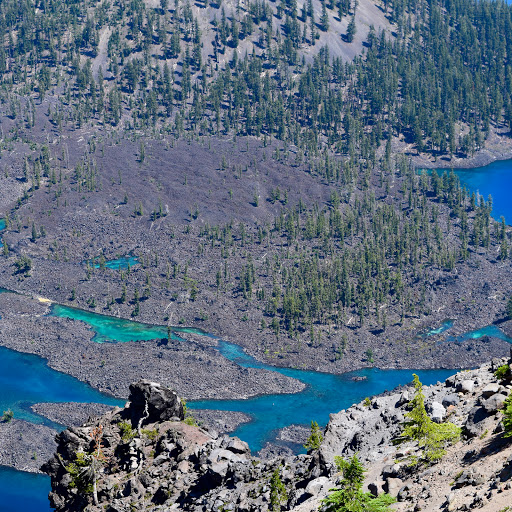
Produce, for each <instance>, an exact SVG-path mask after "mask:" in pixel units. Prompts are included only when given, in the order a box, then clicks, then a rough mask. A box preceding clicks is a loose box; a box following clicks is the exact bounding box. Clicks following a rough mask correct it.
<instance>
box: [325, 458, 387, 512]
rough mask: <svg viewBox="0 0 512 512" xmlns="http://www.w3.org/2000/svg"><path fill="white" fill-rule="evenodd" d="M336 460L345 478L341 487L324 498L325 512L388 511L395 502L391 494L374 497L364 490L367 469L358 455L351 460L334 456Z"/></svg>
mask: <svg viewBox="0 0 512 512" xmlns="http://www.w3.org/2000/svg"><path fill="white" fill-rule="evenodd" d="M334 462H335V464H336V466H337V468H338V471H339V472H340V473H342V475H343V478H342V480H341V482H340V485H339V487H338V488H337V489H336V490H335V491H334V492H333V493H332V494H330V495H329V496H327V498H325V499H324V500H322V510H323V511H324V512H363V511H364V512H386V511H387V510H389V506H390V505H391V504H392V503H395V501H396V500H395V498H393V497H392V496H390V495H389V494H381V495H380V496H378V497H376V498H375V497H374V496H373V495H372V494H371V493H369V492H366V493H365V492H363V482H364V473H365V469H364V467H363V465H362V464H361V462H360V461H359V459H358V458H357V455H354V456H353V457H352V458H351V459H350V460H348V461H347V460H344V459H342V458H341V457H334Z"/></svg>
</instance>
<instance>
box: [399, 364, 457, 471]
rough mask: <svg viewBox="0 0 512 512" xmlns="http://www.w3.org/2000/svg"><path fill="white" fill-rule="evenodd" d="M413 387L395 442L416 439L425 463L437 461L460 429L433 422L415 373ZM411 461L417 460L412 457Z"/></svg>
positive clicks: (455, 439) (455, 440)
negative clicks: (402, 424)
mask: <svg viewBox="0 0 512 512" xmlns="http://www.w3.org/2000/svg"><path fill="white" fill-rule="evenodd" d="M413 376H414V387H415V388H416V394H415V395H414V398H413V399H412V400H411V401H410V402H409V405H410V406H411V407H412V409H411V410H410V411H409V412H408V413H406V414H405V417H406V418H407V419H408V421H406V422H405V424H404V428H403V430H402V433H401V434H400V436H399V438H398V439H397V442H398V443H400V442H404V441H417V442H418V446H419V447H420V448H421V449H423V453H422V457H421V458H422V459H423V460H424V461H425V462H427V463H432V462H436V461H438V460H439V459H440V458H441V457H442V456H443V455H444V454H445V451H446V450H445V448H446V447H447V446H449V445H451V444H453V443H456V442H457V441H458V440H459V438H460V434H461V429H460V428H459V427H457V426H456V425H454V424H453V423H440V424H438V423H434V422H433V421H432V420H431V419H430V418H429V416H428V414H427V411H426V410H425V396H424V395H423V392H422V387H423V386H422V384H421V382H420V380H419V378H418V376H417V375H416V374H413ZM412 462H413V463H416V462H417V461H416V460H415V459H413V461H412Z"/></svg>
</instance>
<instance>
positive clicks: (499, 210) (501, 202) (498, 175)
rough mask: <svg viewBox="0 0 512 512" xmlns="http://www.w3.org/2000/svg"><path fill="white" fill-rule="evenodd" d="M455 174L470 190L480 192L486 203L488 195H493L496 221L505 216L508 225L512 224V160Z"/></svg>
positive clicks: (460, 170) (462, 170) (461, 170)
mask: <svg viewBox="0 0 512 512" xmlns="http://www.w3.org/2000/svg"><path fill="white" fill-rule="evenodd" d="M455 174H456V175H457V176H458V177H459V179H460V181H461V183H463V184H464V185H466V187H467V188H468V189H469V190H471V191H472V192H475V193H476V192H479V193H480V194H481V195H482V196H483V197H484V199H485V200H486V201H487V197H488V195H489V194H491V195H492V199H493V213H492V215H493V217H494V218H495V219H497V220H499V219H500V217H501V216H502V215H503V217H505V221H507V222H508V224H510V223H511V222H512V200H511V199H510V191H511V190H512V160H502V161H499V162H493V163H492V164H489V165H486V166H484V167H477V168H475V169H459V170H456V171H455Z"/></svg>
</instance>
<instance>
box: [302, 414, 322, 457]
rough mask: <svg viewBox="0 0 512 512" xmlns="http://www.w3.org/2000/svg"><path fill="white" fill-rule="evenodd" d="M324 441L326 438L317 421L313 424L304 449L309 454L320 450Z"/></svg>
mask: <svg viewBox="0 0 512 512" xmlns="http://www.w3.org/2000/svg"><path fill="white" fill-rule="evenodd" d="M323 440H324V436H323V435H322V431H321V430H320V427H319V426H318V423H317V422H316V421H312V422H311V433H310V434H309V437H308V439H307V441H306V444H305V445H304V448H306V450H307V451H308V453H310V452H312V451H314V450H318V448H320V445H321V444H322V441H323Z"/></svg>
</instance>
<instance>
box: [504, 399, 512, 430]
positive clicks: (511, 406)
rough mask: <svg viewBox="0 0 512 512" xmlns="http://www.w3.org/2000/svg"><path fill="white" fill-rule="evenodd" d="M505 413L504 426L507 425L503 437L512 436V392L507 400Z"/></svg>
mask: <svg viewBox="0 0 512 512" xmlns="http://www.w3.org/2000/svg"><path fill="white" fill-rule="evenodd" d="M503 415H504V418H503V427H505V434H504V435H503V437H512V392H511V393H510V395H508V397H507V399H506V400H505V406H504V409H503Z"/></svg>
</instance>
